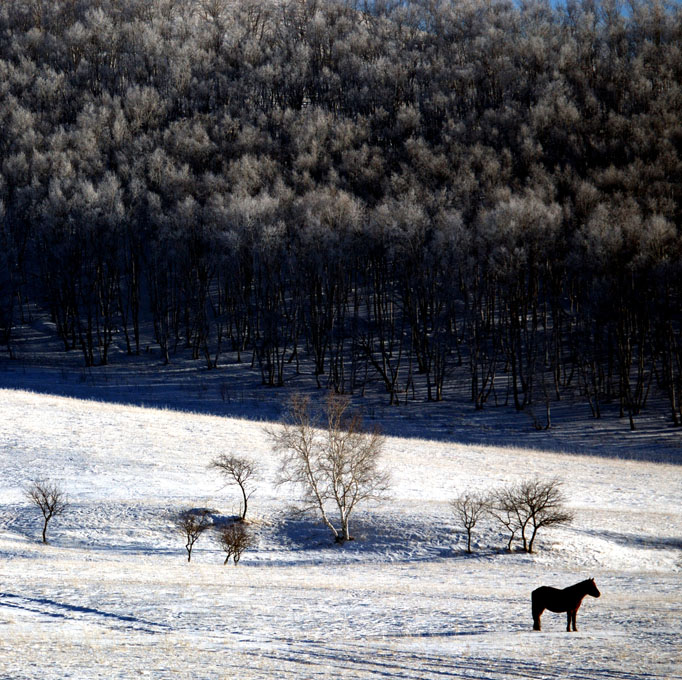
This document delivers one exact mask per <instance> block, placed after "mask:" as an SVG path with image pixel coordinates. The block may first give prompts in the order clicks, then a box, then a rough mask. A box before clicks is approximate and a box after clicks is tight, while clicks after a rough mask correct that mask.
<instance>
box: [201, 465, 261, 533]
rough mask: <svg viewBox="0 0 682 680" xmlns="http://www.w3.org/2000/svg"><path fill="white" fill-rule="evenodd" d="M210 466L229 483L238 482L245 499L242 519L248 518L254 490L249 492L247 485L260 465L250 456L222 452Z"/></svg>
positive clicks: (256, 473)
mask: <svg viewBox="0 0 682 680" xmlns="http://www.w3.org/2000/svg"><path fill="white" fill-rule="evenodd" d="M210 467H212V468H214V469H216V470H218V471H219V472H220V473H221V474H222V475H224V477H225V478H226V479H227V483H228V484H237V485H238V486H239V488H240V490H241V492H242V498H243V500H244V503H243V505H242V506H241V518H242V520H244V519H246V511H247V509H248V503H249V498H251V494H252V493H253V491H251V492H250V493H247V492H246V486H247V483H248V482H249V480H251V479H254V478H256V477H257V476H258V465H257V464H256V463H255V462H254V461H252V460H250V459H248V458H242V457H239V456H228V455H227V454H222V455H220V456H218V457H217V458H216V459H214V460H213V461H211V465H210Z"/></svg>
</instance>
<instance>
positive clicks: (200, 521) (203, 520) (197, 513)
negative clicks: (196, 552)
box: [175, 510, 213, 562]
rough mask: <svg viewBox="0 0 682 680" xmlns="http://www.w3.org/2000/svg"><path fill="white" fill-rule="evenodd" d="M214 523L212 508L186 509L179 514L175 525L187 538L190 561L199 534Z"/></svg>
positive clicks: (188, 558) (186, 547) (188, 559)
mask: <svg viewBox="0 0 682 680" xmlns="http://www.w3.org/2000/svg"><path fill="white" fill-rule="evenodd" d="M212 524H213V521H212V519H211V512H210V510H185V511H183V512H181V513H180V514H179V515H178V517H177V519H176V522H175V526H176V529H177V530H178V531H179V532H180V534H181V535H182V536H183V538H184V539H185V550H187V561H188V562H190V561H191V560H192V549H193V548H194V544H195V543H196V542H197V541H198V540H199V536H201V534H203V533H204V531H206V529H208V528H209V527H210V526H211V525H212Z"/></svg>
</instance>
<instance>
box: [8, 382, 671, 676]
mask: <svg viewBox="0 0 682 680" xmlns="http://www.w3.org/2000/svg"><path fill="white" fill-rule="evenodd" d="M222 452H233V453H239V454H248V455H251V456H252V457H254V458H256V459H258V460H259V461H260V462H261V464H262V467H263V474H262V478H261V479H260V480H259V481H258V483H257V489H256V491H255V493H254V495H253V498H252V501H251V504H250V513H251V521H252V524H251V526H252V528H253V530H254V531H255V532H256V533H257V535H258V545H257V547H256V548H255V549H253V550H252V551H250V552H247V553H245V555H244V557H243V558H242V562H241V563H240V565H239V566H238V567H236V568H235V567H233V566H231V565H230V566H228V567H224V566H223V565H222V561H223V554H222V552H221V551H220V550H219V548H218V546H217V544H216V543H215V542H214V541H213V539H212V538H211V537H210V536H208V535H204V536H203V537H202V538H201V539H200V540H199V542H198V543H197V545H196V548H195V553H194V555H193V559H192V562H191V563H190V564H188V563H187V562H186V557H185V553H184V547H183V542H182V540H181V538H180V536H178V535H177V534H176V533H174V532H173V530H172V521H173V514H174V513H176V512H177V511H179V510H182V509H185V508H192V507H208V508H212V509H214V510H216V511H217V512H219V513H220V514H223V515H230V514H233V513H235V512H236V511H237V510H238V506H239V497H238V494H237V492H236V489H234V488H232V487H227V488H225V486H224V484H223V481H222V480H221V479H220V478H219V477H218V476H217V474H216V473H215V472H213V471H211V470H208V469H207V465H208V463H209V462H210V460H211V459H212V458H213V457H214V456H215V455H217V454H218V453H222ZM601 453H604V452H601ZM613 454H614V456H617V454H618V452H617V451H613ZM385 465H386V466H387V467H388V468H389V469H390V470H391V471H392V478H393V487H392V497H391V499H390V500H389V501H387V502H385V503H384V504H382V505H381V506H380V507H378V508H363V509H362V510H361V511H359V513H358V515H357V521H356V522H355V524H354V525H353V527H352V528H353V531H354V534H355V535H356V537H357V539H358V540H356V541H354V542H352V543H350V544H347V545H345V546H343V547H339V546H334V545H333V544H332V543H331V542H330V540H329V537H328V534H327V533H326V532H325V530H324V529H323V528H322V527H320V526H319V525H318V524H317V523H316V522H315V521H314V520H312V519H310V520H309V519H302V518H294V517H292V516H291V514H290V513H289V512H288V506H289V504H290V502H291V501H292V500H295V499H294V498H293V497H292V493H291V490H288V489H285V488H281V487H276V486H275V485H274V484H273V481H274V474H275V470H276V466H277V459H276V457H275V455H274V454H273V453H272V452H271V450H270V446H269V443H268V440H267V437H266V435H265V433H264V430H263V426H262V425H261V424H258V423H254V422H249V421H242V420H235V419H227V418H219V417H216V416H206V415H193V414H188V413H178V412H173V411H160V410H154V409H144V408H137V407H129V406H122V405H112V404H104V403H98V402H88V401H80V400H75V399H67V398H63V397H53V396H46V395H38V394H34V393H29V392H21V391H13V390H0V491H1V495H0V498H1V499H2V501H1V503H0V631H2V634H0V677H2V678H65V677H70V678H95V677H106V678H132V677H139V676H141V677H145V676H146V677H152V678H174V679H177V678H247V679H248V678H369V677H380V678H425V679H426V678H525V677H532V678H568V677H571V678H600V679H601V678H619V679H623V680H624V679H632V678H647V679H649V678H682V642H681V641H680V640H681V639H682V587H681V586H682V484H681V481H682V475H681V474H680V473H681V469H680V467H679V466H675V465H666V464H654V463H645V462H638V461H632V460H620V459H618V458H608V457H599V458H597V457H587V456H576V455H573V456H568V455H561V454H558V453H545V452H539V451H530V450H524V449H521V448H518V449H510V448H493V447H483V446H463V445H457V444H448V443H437V442H431V441H423V440H418V439H396V438H391V439H389V440H388V441H387V446H386V453H385ZM533 475H539V476H541V477H549V476H555V475H556V476H559V477H560V478H561V479H563V480H564V482H565V491H566V493H567V495H568V497H569V499H570V501H569V504H570V506H571V508H572V509H573V510H574V511H575V513H576V522H575V523H574V524H573V525H572V526H571V527H567V528H564V529H555V530H547V531H546V532H545V533H544V534H542V533H541V534H540V538H539V545H538V548H539V551H538V553H537V554H535V555H524V554H521V553H514V554H507V553H506V552H505V551H503V550H502V548H503V546H504V545H505V542H506V541H505V537H504V535H503V534H502V533H501V532H500V531H499V529H498V528H497V527H495V526H494V525H485V526H483V527H481V530H480V531H479V532H478V534H477V537H476V538H477V541H476V543H477V550H476V553H475V554H474V555H473V556H467V555H466V554H465V553H464V551H463V547H464V545H465V542H464V537H463V536H462V535H461V534H459V533H458V531H457V527H456V524H455V521H454V518H453V516H452V514H451V511H450V508H449V501H450V500H451V499H452V498H453V497H454V496H455V495H457V494H458V493H459V492H460V491H462V490H464V489H481V490H483V489H488V488H491V487H494V486H496V485H499V484H502V483H505V482H508V481H514V480H518V479H523V478H526V477H529V476H533ZM41 477H46V478H47V477H49V478H50V479H52V480H55V481H57V482H59V483H60V484H61V486H62V487H63V488H64V489H65V490H66V491H67V492H68V494H69V496H70V499H71V508H70V511H69V512H68V513H67V514H65V515H64V516H63V517H61V518H56V519H55V520H54V521H53V523H52V524H51V526H50V529H49V532H48V536H49V538H50V544H49V545H47V546H43V545H42V544H40V542H39V540H40V522H39V517H38V515H37V511H36V510H35V509H34V508H32V507H31V506H29V504H28V503H27V501H26V500H25V498H24V496H23V493H22V488H23V487H25V486H26V484H27V483H28V482H29V481H30V480H32V479H36V478H41ZM589 576H594V577H595V578H596V581H597V584H598V585H599V587H600V589H601V591H602V597H601V598H600V599H599V600H594V599H591V598H587V599H586V601H585V602H584V604H583V607H582V608H581V610H580V612H579V614H578V626H579V628H580V632H578V633H577V634H572V635H569V634H566V633H565V632H564V627H565V617H564V616H563V615H554V614H551V613H545V615H544V617H543V632H542V633H533V632H532V630H531V627H532V620H531V617H530V591H531V590H532V589H533V588H535V587H537V586H538V585H541V584H548V585H555V586H559V587H563V586H566V585H570V584H572V583H574V582H576V581H578V580H582V579H584V578H587V577H589Z"/></svg>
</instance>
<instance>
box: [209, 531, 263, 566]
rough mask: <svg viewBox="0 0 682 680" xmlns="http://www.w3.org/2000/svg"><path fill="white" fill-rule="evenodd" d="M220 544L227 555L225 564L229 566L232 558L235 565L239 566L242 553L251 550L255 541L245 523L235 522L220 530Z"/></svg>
mask: <svg viewBox="0 0 682 680" xmlns="http://www.w3.org/2000/svg"><path fill="white" fill-rule="evenodd" d="M218 542H219V543H220V547H221V548H222V549H223V550H224V551H225V554H226V557H225V562H224V563H223V564H227V563H228V562H229V560H230V557H231V558H232V559H233V560H234V563H235V564H238V563H239V560H240V559H241V556H242V553H243V552H244V551H245V550H246V549H247V548H250V547H251V546H252V545H253V544H254V542H255V541H254V539H253V536H252V535H251V532H250V531H249V530H248V529H247V528H246V526H245V525H244V523H243V522H234V523H233V524H228V525H227V526H225V527H222V528H221V529H220V530H219V532H218Z"/></svg>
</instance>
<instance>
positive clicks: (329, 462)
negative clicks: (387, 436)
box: [268, 393, 389, 543]
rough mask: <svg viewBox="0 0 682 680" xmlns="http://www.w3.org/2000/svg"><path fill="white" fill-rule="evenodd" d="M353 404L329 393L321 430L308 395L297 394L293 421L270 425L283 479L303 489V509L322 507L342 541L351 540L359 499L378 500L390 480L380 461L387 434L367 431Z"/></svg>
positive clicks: (283, 482) (317, 509)
mask: <svg viewBox="0 0 682 680" xmlns="http://www.w3.org/2000/svg"><path fill="white" fill-rule="evenodd" d="M349 408H350V400H349V399H348V397H346V396H341V395H337V394H334V393H330V394H329V396H328V397H327V399H326V401H325V405H324V423H323V428H324V429H321V428H320V427H318V425H319V423H318V420H317V419H316V418H315V416H314V415H313V413H312V410H311V406H310V399H309V398H308V397H303V396H294V397H293V398H292V400H291V408H290V417H289V421H288V422H286V423H285V424H284V425H283V426H282V427H281V429H276V430H275V429H271V430H268V435H269V436H270V438H271V439H272V441H273V444H274V447H275V450H276V451H279V452H281V454H282V465H281V468H280V473H279V483H280V484H293V485H296V486H298V487H300V488H302V490H303V492H304V498H305V508H306V509H313V510H315V511H317V512H319V514H320V516H321V518H322V521H323V522H324V524H325V525H326V526H327V527H328V528H329V529H330V531H331V532H332V534H334V538H335V539H336V541H337V542H339V543H342V542H344V541H348V540H352V536H351V534H350V529H349V524H350V518H351V515H352V513H353V511H354V510H355V508H356V507H357V506H358V504H360V503H363V502H366V501H373V500H374V501H376V500H380V499H381V498H383V497H384V495H385V493H386V490H387V488H388V484H389V478H388V475H387V474H386V473H385V472H383V471H382V470H381V469H380V468H379V465H378V463H379V458H380V456H381V452H382V449H383V444H384V439H383V437H381V436H380V435H379V433H378V432H377V431H376V430H374V431H372V432H365V431H364V430H363V427H362V419H361V417H360V416H359V415H358V414H357V413H352V414H351V413H349Z"/></svg>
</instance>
